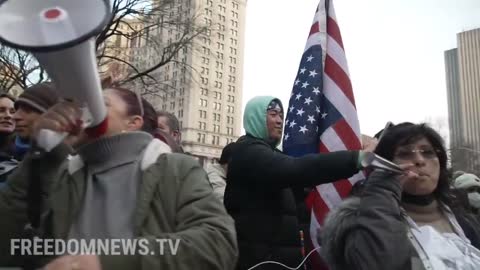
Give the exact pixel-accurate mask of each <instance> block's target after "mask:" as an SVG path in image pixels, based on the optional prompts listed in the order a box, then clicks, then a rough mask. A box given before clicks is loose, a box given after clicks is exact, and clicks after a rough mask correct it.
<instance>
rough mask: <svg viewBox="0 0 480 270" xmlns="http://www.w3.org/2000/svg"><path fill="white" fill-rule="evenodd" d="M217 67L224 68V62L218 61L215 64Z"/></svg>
mask: <svg viewBox="0 0 480 270" xmlns="http://www.w3.org/2000/svg"><path fill="white" fill-rule="evenodd" d="M222 58H223V54H222ZM215 67H216V68H217V69H223V63H222V62H219V61H217V63H216V66H215Z"/></svg>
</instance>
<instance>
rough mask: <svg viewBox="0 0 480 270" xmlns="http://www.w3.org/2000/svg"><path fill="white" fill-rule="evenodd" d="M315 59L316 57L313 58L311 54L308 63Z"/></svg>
mask: <svg viewBox="0 0 480 270" xmlns="http://www.w3.org/2000/svg"><path fill="white" fill-rule="evenodd" d="M313 58H315V57H313V55H311V54H310V56H309V57H307V62H312V60H313Z"/></svg>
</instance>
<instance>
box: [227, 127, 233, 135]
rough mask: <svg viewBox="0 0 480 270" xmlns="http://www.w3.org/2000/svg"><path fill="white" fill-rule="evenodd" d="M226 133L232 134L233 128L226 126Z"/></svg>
mask: <svg viewBox="0 0 480 270" xmlns="http://www.w3.org/2000/svg"><path fill="white" fill-rule="evenodd" d="M227 134H228V135H233V128H231V127H227Z"/></svg>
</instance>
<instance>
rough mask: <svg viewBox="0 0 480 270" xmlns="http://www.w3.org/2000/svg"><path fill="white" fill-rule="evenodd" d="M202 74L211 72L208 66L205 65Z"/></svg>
mask: <svg viewBox="0 0 480 270" xmlns="http://www.w3.org/2000/svg"><path fill="white" fill-rule="evenodd" d="M201 73H202V74H205V75H209V74H210V70H209V69H208V68H205V67H202V72H201Z"/></svg>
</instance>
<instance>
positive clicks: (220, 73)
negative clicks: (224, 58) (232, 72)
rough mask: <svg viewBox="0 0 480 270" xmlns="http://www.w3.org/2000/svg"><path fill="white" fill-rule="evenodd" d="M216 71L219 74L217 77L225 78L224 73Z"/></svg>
mask: <svg viewBox="0 0 480 270" xmlns="http://www.w3.org/2000/svg"><path fill="white" fill-rule="evenodd" d="M215 73H216V75H217V79H221V78H223V73H222V72H218V71H215Z"/></svg>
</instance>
